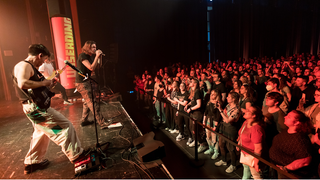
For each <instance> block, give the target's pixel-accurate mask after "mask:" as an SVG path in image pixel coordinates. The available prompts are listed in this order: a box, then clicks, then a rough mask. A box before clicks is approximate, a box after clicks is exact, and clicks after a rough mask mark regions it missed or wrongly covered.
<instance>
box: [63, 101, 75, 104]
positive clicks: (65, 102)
mask: <svg viewBox="0 0 320 180" xmlns="http://www.w3.org/2000/svg"><path fill="white" fill-rule="evenodd" d="M63 104H68V105H73V103H72V102H69V101H63Z"/></svg>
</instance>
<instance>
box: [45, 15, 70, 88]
mask: <svg viewBox="0 0 320 180" xmlns="http://www.w3.org/2000/svg"><path fill="white" fill-rule="evenodd" d="M51 22H52V31H53V36H54V43H55V48H56V59H57V63H58V66H57V69H58V68H59V69H61V68H63V67H64V66H65V63H64V61H65V60H67V61H69V62H70V63H71V64H73V65H74V66H76V56H75V50H74V40H73V30H72V24H71V19H70V18H67V17H52V18H51ZM75 79H76V71H74V70H73V69H72V68H70V67H69V66H67V68H66V69H65V71H64V72H63V73H61V74H60V81H61V85H62V86H63V87H64V88H65V89H73V88H75Z"/></svg>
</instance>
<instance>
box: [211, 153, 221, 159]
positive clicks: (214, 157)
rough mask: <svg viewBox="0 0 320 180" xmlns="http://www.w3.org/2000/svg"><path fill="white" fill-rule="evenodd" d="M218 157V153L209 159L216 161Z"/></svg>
mask: <svg viewBox="0 0 320 180" xmlns="http://www.w3.org/2000/svg"><path fill="white" fill-rule="evenodd" d="M218 156H219V153H214V154H213V155H212V156H211V159H217V158H218Z"/></svg>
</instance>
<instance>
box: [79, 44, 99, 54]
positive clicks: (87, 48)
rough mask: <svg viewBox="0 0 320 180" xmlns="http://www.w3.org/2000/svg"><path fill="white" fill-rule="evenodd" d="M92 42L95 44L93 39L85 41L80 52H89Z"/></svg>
mask: <svg viewBox="0 0 320 180" xmlns="http://www.w3.org/2000/svg"><path fill="white" fill-rule="evenodd" d="M92 44H96V42H94V41H86V42H85V43H84V45H83V47H82V52H83V53H86V54H90V53H91V52H90V50H91V46H92Z"/></svg>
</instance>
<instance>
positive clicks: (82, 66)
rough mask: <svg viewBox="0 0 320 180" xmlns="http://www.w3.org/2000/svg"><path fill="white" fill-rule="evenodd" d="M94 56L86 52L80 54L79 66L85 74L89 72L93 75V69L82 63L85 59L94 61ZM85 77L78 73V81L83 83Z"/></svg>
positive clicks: (89, 74)
mask: <svg viewBox="0 0 320 180" xmlns="http://www.w3.org/2000/svg"><path fill="white" fill-rule="evenodd" d="M92 57H93V56H90V55H89V54H86V53H81V54H79V57H78V60H77V68H78V69H79V70H80V71H81V72H82V73H83V74H85V75H87V74H88V76H89V77H90V76H91V71H90V70H89V69H88V68H87V67H86V66H85V65H84V64H83V63H82V61H84V60H88V61H89V62H90V63H92V62H93V58H92ZM83 79H84V77H82V76H80V75H79V74H78V73H77V74H76V83H83V82H85V81H87V80H88V79H87V80H85V81H83Z"/></svg>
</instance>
